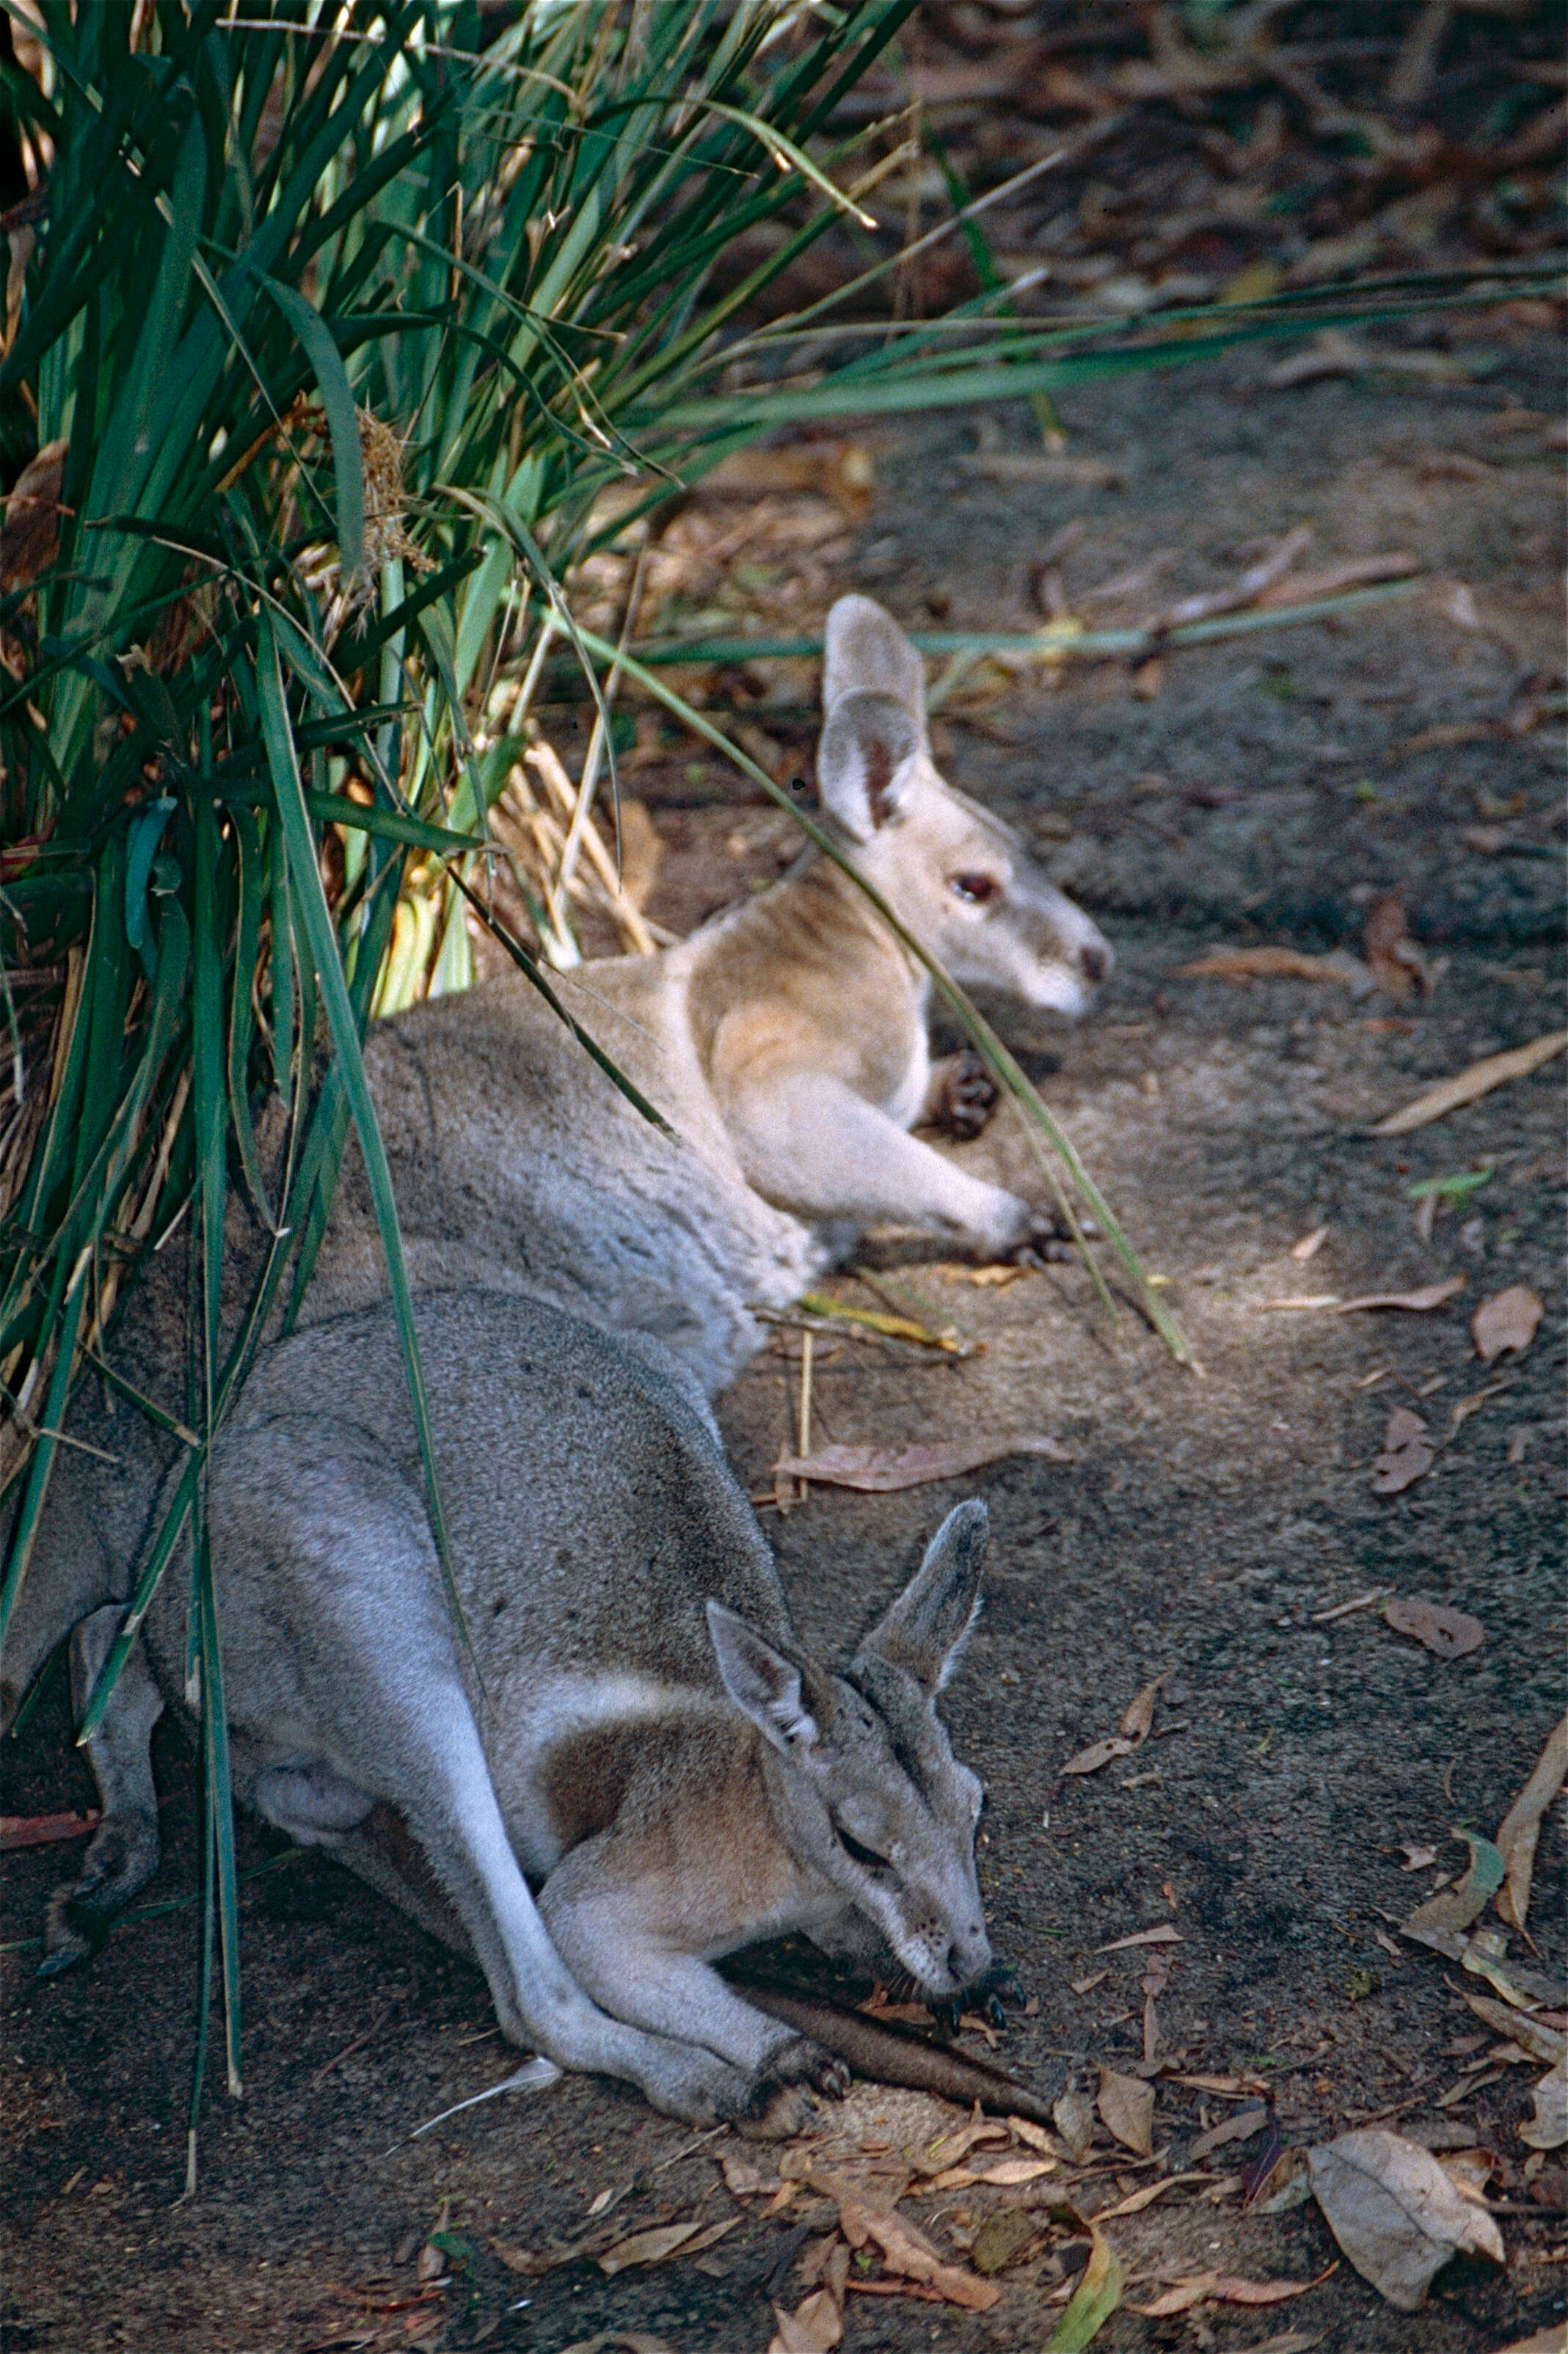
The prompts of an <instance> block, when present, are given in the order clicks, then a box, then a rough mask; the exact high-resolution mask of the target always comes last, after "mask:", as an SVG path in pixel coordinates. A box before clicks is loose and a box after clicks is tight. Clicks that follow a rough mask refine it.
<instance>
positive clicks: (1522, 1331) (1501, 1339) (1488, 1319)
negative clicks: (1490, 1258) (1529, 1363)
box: [1470, 1283, 1544, 1365]
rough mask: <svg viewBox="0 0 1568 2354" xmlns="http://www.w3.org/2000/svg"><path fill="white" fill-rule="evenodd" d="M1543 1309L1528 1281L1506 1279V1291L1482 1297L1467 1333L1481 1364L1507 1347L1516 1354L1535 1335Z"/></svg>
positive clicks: (1498, 1354) (1528, 1343)
mask: <svg viewBox="0 0 1568 2354" xmlns="http://www.w3.org/2000/svg"><path fill="white" fill-rule="evenodd" d="M1543 1313H1544V1310H1542V1304H1541V1302H1540V1300H1539V1299H1537V1298H1536V1296H1535V1294H1534V1292H1533V1291H1531V1288H1530V1286H1529V1284H1528V1283H1510V1285H1509V1288H1508V1289H1507V1290H1506V1291H1499V1292H1497V1293H1496V1294H1495V1295H1494V1296H1493V1297H1492V1298H1491V1299H1483V1300H1482V1302H1481V1304H1480V1306H1479V1307H1478V1309H1477V1310H1476V1312H1475V1314H1474V1315H1473V1316H1472V1317H1471V1319H1470V1337H1471V1339H1472V1340H1473V1341H1475V1344H1476V1354H1477V1356H1478V1357H1479V1359H1480V1361H1481V1363H1482V1364H1483V1365H1489V1364H1490V1363H1491V1362H1492V1359H1493V1358H1494V1357H1500V1356H1501V1355H1502V1353H1503V1352H1504V1351H1505V1350H1507V1349H1512V1350H1515V1351H1517V1352H1520V1354H1522V1352H1524V1351H1525V1350H1526V1349H1528V1348H1529V1346H1530V1344H1531V1341H1533V1340H1534V1338H1535V1328H1536V1326H1537V1325H1538V1324H1539V1323H1540V1321H1541V1319H1542V1314H1543Z"/></svg>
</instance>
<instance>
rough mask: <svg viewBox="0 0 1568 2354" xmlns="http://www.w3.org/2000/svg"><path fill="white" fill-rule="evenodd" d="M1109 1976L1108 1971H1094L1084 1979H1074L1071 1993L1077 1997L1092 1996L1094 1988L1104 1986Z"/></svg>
mask: <svg viewBox="0 0 1568 2354" xmlns="http://www.w3.org/2000/svg"><path fill="white" fill-rule="evenodd" d="M1109 1976H1110V1972H1109V1970H1096V1971H1094V1972H1093V1973H1092V1975H1091V1976H1090V1977H1088V1978H1075V1979H1074V1980H1073V1982H1072V1984H1073V1992H1074V1993H1075V1994H1077V1995H1084V1994H1092V1993H1093V1991H1094V1989H1095V1988H1096V1987H1097V1986H1104V1984H1105V1982H1106V1980H1107V1978H1109Z"/></svg>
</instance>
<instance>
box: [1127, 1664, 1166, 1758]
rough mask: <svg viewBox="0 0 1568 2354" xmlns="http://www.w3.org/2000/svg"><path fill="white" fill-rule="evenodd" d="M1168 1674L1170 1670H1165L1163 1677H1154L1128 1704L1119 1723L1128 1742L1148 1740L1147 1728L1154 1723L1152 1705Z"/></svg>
mask: <svg viewBox="0 0 1568 2354" xmlns="http://www.w3.org/2000/svg"><path fill="white" fill-rule="evenodd" d="M1169 1674H1170V1670H1166V1673H1165V1675H1162V1676H1156V1677H1155V1679H1154V1681H1153V1682H1152V1683H1147V1684H1145V1685H1144V1687H1143V1690H1142V1691H1140V1692H1139V1693H1137V1694H1136V1695H1135V1697H1134V1698H1133V1699H1132V1700H1130V1701H1129V1702H1128V1705H1127V1713H1126V1715H1125V1716H1124V1717H1123V1718H1122V1721H1121V1729H1122V1731H1123V1733H1124V1734H1126V1735H1127V1738H1128V1740H1129V1741H1143V1740H1146V1739H1147V1738H1148V1734H1149V1728H1150V1725H1151V1724H1152V1723H1153V1722H1154V1703H1155V1701H1156V1699H1157V1698H1158V1696H1159V1692H1160V1685H1161V1684H1162V1683H1164V1682H1166V1681H1167V1680H1168V1677H1169Z"/></svg>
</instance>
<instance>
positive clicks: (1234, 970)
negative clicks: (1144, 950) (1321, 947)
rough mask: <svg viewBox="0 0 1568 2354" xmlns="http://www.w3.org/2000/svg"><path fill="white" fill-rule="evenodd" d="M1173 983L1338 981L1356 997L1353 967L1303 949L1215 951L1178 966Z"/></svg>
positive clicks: (1173, 976) (1173, 974) (1172, 977)
mask: <svg viewBox="0 0 1568 2354" xmlns="http://www.w3.org/2000/svg"><path fill="white" fill-rule="evenodd" d="M1171 979H1172V980H1173V981H1338V982H1339V984H1340V988H1341V989H1348V990H1349V991H1351V994H1352V996H1353V995H1354V994H1355V989H1356V976H1355V973H1354V970H1353V969H1352V967H1351V964H1350V963H1349V961H1348V960H1347V962H1345V963H1343V964H1341V963H1339V962H1337V961H1336V960H1334V959H1333V958H1331V957H1320V956H1308V955H1306V954H1304V952H1303V951H1302V950H1301V949H1214V950H1213V952H1212V953H1211V954H1210V955H1208V956H1201V957H1194V958H1193V960H1192V963H1191V964H1179V965H1178V966H1177V967H1176V970H1175V971H1174V972H1173V973H1172V975H1171Z"/></svg>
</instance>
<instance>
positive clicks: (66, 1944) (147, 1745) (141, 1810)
mask: <svg viewBox="0 0 1568 2354" xmlns="http://www.w3.org/2000/svg"><path fill="white" fill-rule="evenodd" d="M124 1617H125V1612H124V1609H123V1607H122V1605H121V1604H119V1603H117V1602H116V1603H111V1604H109V1605H108V1606H106V1607H105V1608H104V1609H102V1610H95V1611H93V1613H92V1614H91V1616H90V1617H87V1618H83V1619H82V1620H81V1621H80V1623H79V1626H78V1627H77V1629H76V1631H75V1633H74V1634H73V1635H72V1637H71V1638H70V1694H71V1711H72V1713H73V1715H75V1716H78V1717H79V1716H80V1715H81V1712H82V1711H83V1710H84V1709H85V1708H86V1706H87V1703H88V1702H89V1700H90V1698H91V1695H92V1688H93V1685H94V1684H95V1683H96V1682H97V1681H98V1675H99V1670H100V1669H101V1667H102V1665H103V1662H104V1660H105V1659H107V1658H108V1657H109V1653H110V1649H111V1645H112V1644H113V1641H114V1638H115V1637H116V1635H118V1634H119V1632H120V1628H121V1626H122V1622H123V1620H124ZM163 1712H164V1700H163V1694H162V1693H161V1692H160V1691H159V1690H158V1687H157V1685H156V1684H155V1683H154V1681H153V1674H152V1670H151V1669H150V1668H149V1667H148V1665H147V1659H146V1655H145V1653H144V1652H143V1649H142V1646H141V1644H140V1643H136V1644H134V1645H133V1646H132V1650H131V1655H130V1657H129V1659H127V1660H126V1662H125V1665H124V1667H123V1668H122V1670H121V1671H120V1679H119V1681H118V1682H117V1683H116V1685H115V1687H114V1695H113V1698H112V1699H111V1702H110V1703H109V1707H108V1709H107V1711H106V1712H105V1714H104V1718H103V1722H102V1723H101V1725H100V1726H99V1728H98V1730H97V1732H96V1733H95V1734H93V1735H92V1738H91V1739H90V1741H89V1743H88V1744H87V1755H88V1763H89V1764H90V1765H91V1767H92V1776H93V1779H94V1781H95V1782H96V1783H97V1784H98V1790H99V1796H100V1797H101V1799H102V1800H103V1819H102V1821H101V1823H100V1824H99V1826H98V1829H97V1830H96V1831H94V1833H93V1835H92V1843H91V1845H90V1847H89V1849H88V1850H87V1856H86V1860H85V1861H84V1862H83V1865H82V1869H81V1872H80V1876H79V1878H78V1879H77V1880H76V1882H74V1883H73V1884H72V1885H71V1886H70V1887H69V1888H58V1889H57V1890H56V1891H55V1893H54V1895H53V1896H52V1897H51V1898H50V1900H49V1909H48V1920H47V1922H46V1924H45V1928H44V1948H45V1951H44V1959H43V1961H42V1962H41V1963H40V1965H39V1967H38V1976H39V1977H40V1978H55V1977H58V1974H59V1972H60V1971H61V1970H69V1968H70V1967H72V1965H73V1964H74V1963H77V1962H83V1961H86V1960H88V1959H89V1957H90V1956H91V1955H93V1954H95V1953H97V1951H98V1950H99V1947H100V1946H101V1945H102V1943H103V1941H104V1939H105V1937H106V1936H107V1935H109V1925H110V1923H111V1921H112V1920H113V1918H114V1915H115V1914H117V1913H119V1912H122V1911H123V1909H124V1907H125V1906H126V1905H127V1904H129V1903H130V1902H131V1899H132V1897H133V1896H134V1895H136V1894H137V1893H138V1892H139V1891H140V1890H141V1889H143V1888H145V1886H146V1884H147V1882H148V1881H149V1880H151V1879H152V1877H153V1874H154V1872H156V1871H157V1869H158V1857H159V1843H158V1796H157V1792H156V1791H155V1790H154V1787H153V1753H152V1747H151V1744H152V1738H153V1727H154V1725H155V1724H156V1723H157V1722H158V1719H159V1717H160V1716H161V1715H162V1714H163Z"/></svg>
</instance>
